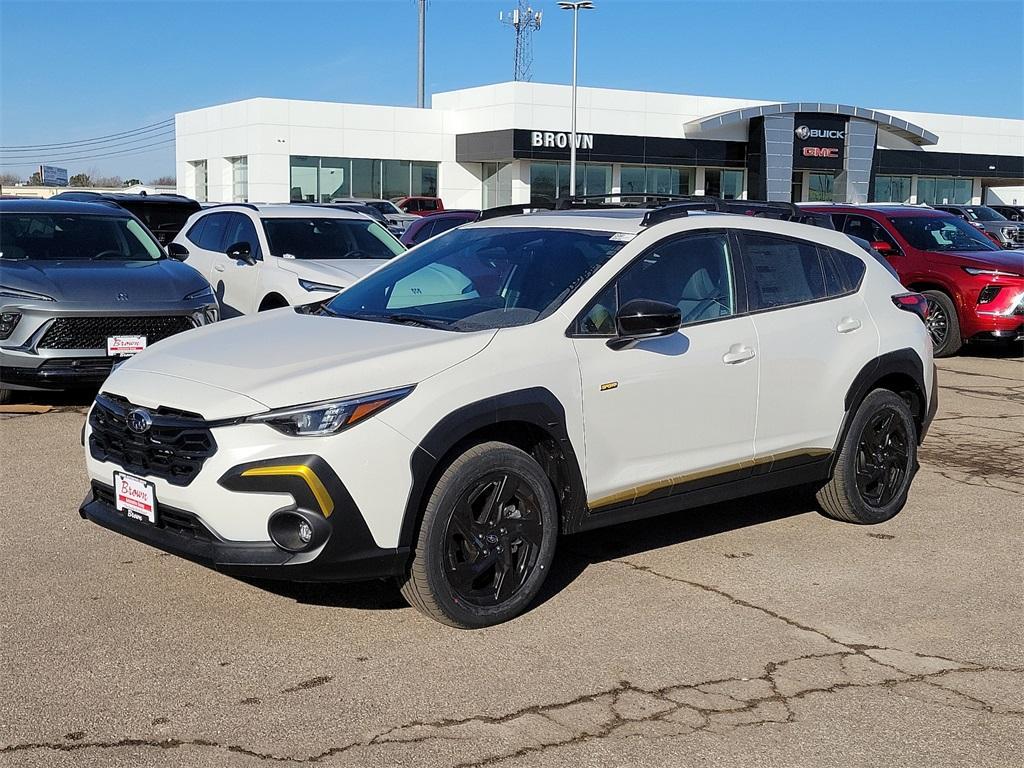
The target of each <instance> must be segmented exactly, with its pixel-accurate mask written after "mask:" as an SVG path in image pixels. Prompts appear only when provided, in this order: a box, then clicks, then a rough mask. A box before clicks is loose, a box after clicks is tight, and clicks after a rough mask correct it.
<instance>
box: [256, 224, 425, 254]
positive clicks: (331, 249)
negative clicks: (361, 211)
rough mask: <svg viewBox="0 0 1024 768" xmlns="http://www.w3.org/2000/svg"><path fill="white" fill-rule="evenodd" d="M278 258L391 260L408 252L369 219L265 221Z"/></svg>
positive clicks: (272, 246)
mask: <svg viewBox="0 0 1024 768" xmlns="http://www.w3.org/2000/svg"><path fill="white" fill-rule="evenodd" d="M263 229H264V230H265V231H266V233H267V244H268V245H269V246H270V252H271V253H272V254H274V255H275V256H284V257H286V258H288V257H290V258H293V259H390V258H391V257H392V256H395V255H397V254H399V253H401V252H402V251H404V250H405V248H403V247H402V245H401V243H399V242H398V241H397V240H395V238H393V237H392V236H391V234H390V233H389V232H388V231H387V230H386V229H384V228H383V227H382V226H381V225H380V224H378V223H377V222H375V221H370V220H369V219H328V218H317V217H310V218H308V219H307V218H301V217H289V218H284V219H263Z"/></svg>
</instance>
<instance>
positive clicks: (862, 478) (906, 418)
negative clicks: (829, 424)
mask: <svg viewBox="0 0 1024 768" xmlns="http://www.w3.org/2000/svg"><path fill="white" fill-rule="evenodd" d="M916 471H917V427H916V425H915V424H914V417H913V415H912V414H911V412H910V406H908V405H907V403H906V401H905V400H904V399H903V398H902V397H900V396H899V395H897V394H896V393H895V392H891V391H890V390H888V389H876V390H875V391H873V392H871V393H869V394H868V396H867V397H865V398H864V401H863V402H862V403H861V404H860V407H859V408H858V409H857V413H856V414H855V415H854V417H853V421H852V422H851V423H850V428H849V430H848V431H847V433H846V437H845V438H844V439H843V445H842V448H841V449H840V451H839V457H838V459H837V460H836V466H835V470H834V471H833V473H832V479H831V480H829V482H828V484H827V485H825V487H824V488H822V489H821V490H820V491H818V503H819V504H821V506H822V509H823V510H824V512H825V514H827V515H828V516H829V517H834V518H835V519H836V520H844V521H846V522H849V523H861V524H872V523H882V522H885V521H886V520H889V519H890V518H892V517H895V516H896V514H897V513H898V512H899V511H900V510H901V509H903V506H904V505H905V504H906V503H907V495H908V494H909V492H910V483H911V481H912V480H913V479H914V474H915V473H916Z"/></svg>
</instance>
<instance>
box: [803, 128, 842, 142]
mask: <svg viewBox="0 0 1024 768" xmlns="http://www.w3.org/2000/svg"><path fill="white" fill-rule="evenodd" d="M793 133H795V134H796V137H797V138H798V139H800V141H807V140H808V139H845V138H846V131H836V130H825V129H823V128H808V127H807V126H806V125H800V126H797V129H796V130H795V131H793Z"/></svg>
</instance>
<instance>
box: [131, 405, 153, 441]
mask: <svg viewBox="0 0 1024 768" xmlns="http://www.w3.org/2000/svg"><path fill="white" fill-rule="evenodd" d="M126 421H127V422H128V429H130V430H131V431H132V432H134V433H135V434H137V435H141V434H142V433H143V432H145V431H146V430H148V429H149V428H150V427H152V426H153V417H152V416H150V415H149V411H147V410H146V409H145V408H133V409H132V410H130V411H128V416H127V417H126Z"/></svg>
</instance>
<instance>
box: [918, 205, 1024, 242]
mask: <svg viewBox="0 0 1024 768" xmlns="http://www.w3.org/2000/svg"><path fill="white" fill-rule="evenodd" d="M932 208H937V209H938V210H940V211H946V212H947V213H952V214H953V215H954V216H959V217H960V218H961V219H963V220H964V221H966V222H968V223H970V224H972V225H974V226H975V227H977V228H978V229H980V230H981V231H982V232H984V233H985V234H987V235H990V236H991V237H992V238H993V239H994V240H996V241H997V242H998V243H999V245H1001V246H1002V247H1003V248H1024V223H1021V222H1019V221H1010V220H1009V219H1008V218H1006V217H1005V216H1003V214H1001V213H999V211H995V210H993V209H991V208H989V207H988V206H987V205H933V206H932Z"/></svg>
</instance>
